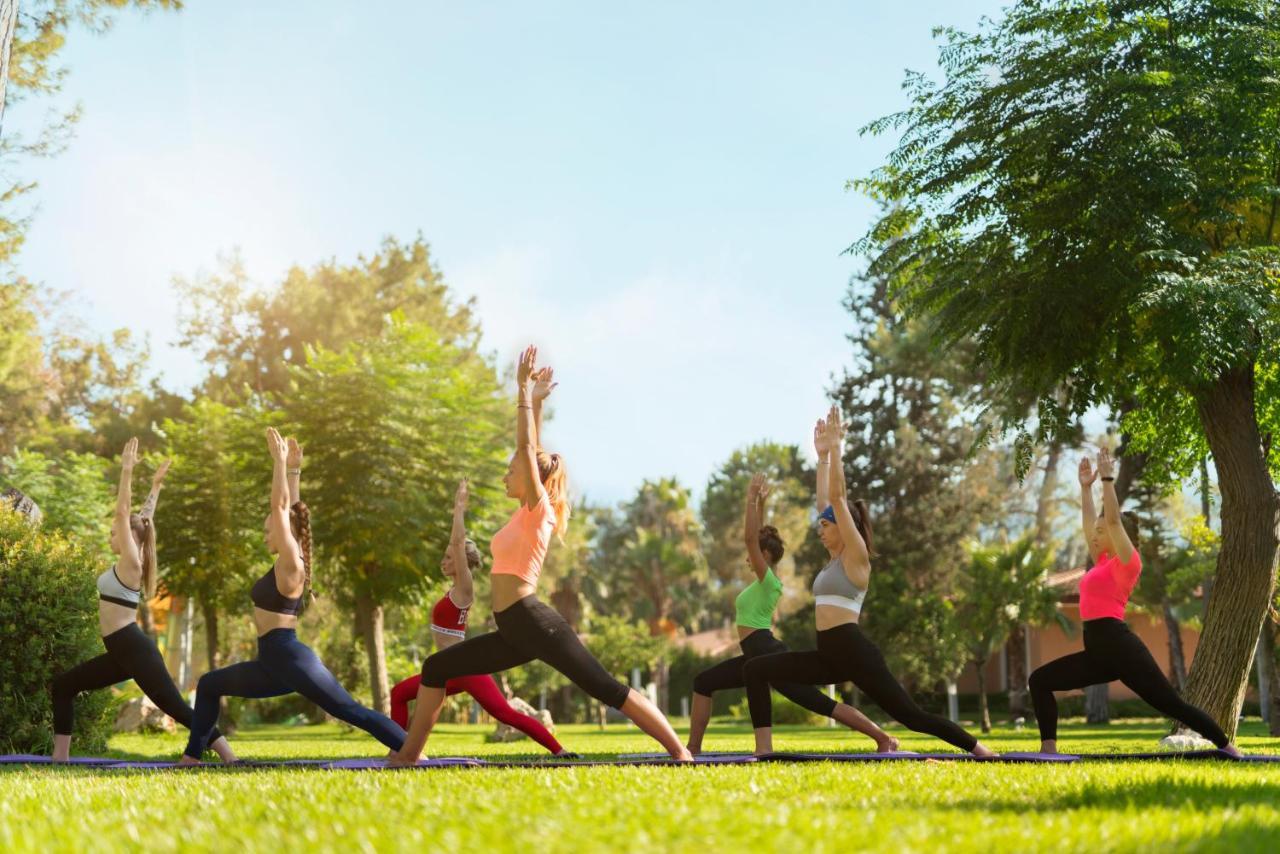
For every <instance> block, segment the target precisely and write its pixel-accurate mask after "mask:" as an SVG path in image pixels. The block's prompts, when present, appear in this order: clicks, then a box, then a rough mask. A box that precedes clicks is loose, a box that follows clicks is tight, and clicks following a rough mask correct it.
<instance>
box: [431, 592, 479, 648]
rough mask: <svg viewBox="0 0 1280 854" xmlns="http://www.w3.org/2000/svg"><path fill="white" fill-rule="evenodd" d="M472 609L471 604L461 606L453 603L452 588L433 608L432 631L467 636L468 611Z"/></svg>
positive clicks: (456, 636)
mask: <svg viewBox="0 0 1280 854" xmlns="http://www.w3.org/2000/svg"><path fill="white" fill-rule="evenodd" d="M470 610H471V606H470V605H468V606H467V607H465V608H459V607H458V606H457V605H455V604H454V603H453V590H450V591H449V592H448V593H446V594H444V596H442V597H441V598H440V601H439V602H437V603H436V606H435V607H434V608H432V609H431V631H433V632H439V633H440V634H442V635H452V636H453V637H455V638H465V637H466V636H467V612H468V611H470Z"/></svg>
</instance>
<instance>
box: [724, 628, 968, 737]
mask: <svg viewBox="0 0 1280 854" xmlns="http://www.w3.org/2000/svg"><path fill="white" fill-rule="evenodd" d="M742 672H743V674H744V675H745V676H746V680H747V705H748V707H749V708H750V709H751V725H752V726H753V727H755V728H756V729H760V728H761V727H768V726H772V725H773V708H772V707H771V706H770V703H769V685H770V684H771V683H772V684H773V685H774V686H775V687H776V686H777V685H778V684H779V683H781V682H803V683H807V684H809V685H829V684H831V683H833V682H852V683H853V684H855V685H857V686H858V687H859V688H860V689H862V692H863V693H864V694H866V695H867V696H868V697H870V698H871V699H872V700H874V701H875V703H876V704H877V705H878V706H880V708H882V709H884V710H885V712H886V713H888V714H889V715H890V716H891V717H893V719H894V720H896V721H898V722H899V723H901V724H902V725H903V726H905V727H907V728H908V729H912V730H915V731H916V732H923V733H927V734H929V735H932V736H937V737H938V738H940V739H942V740H943V741H945V742H947V743H948V744H952V745H955V746H956V747H958V748H960V749H961V750H973V748H974V746H975V745H976V744H977V743H978V740H977V739H976V738H974V737H973V736H971V735H969V733H967V732H965V731H964V730H963V729H961V728H960V727H959V726H957V725H956V724H953V723H952V722H951V721H949V720H947V719H946V718H942V717H938V716H937V715H931V714H929V713H928V712H926V711H925V710H924V709H922V708H920V707H919V706H917V705H916V704H915V701H914V700H912V699H911V695H909V694H908V693H907V692H906V690H905V689H904V688H903V687H902V686H901V685H899V684H898V680H897V679H894V678H893V674H892V673H890V672H889V667H888V665H886V664H885V662H884V656H883V655H881V653H880V650H879V648H878V647H877V646H876V645H875V644H873V643H872V642H871V641H870V640H869V639H868V638H867V636H866V635H864V634H863V633H862V629H860V628H858V625H857V624H856V623H845V624H844V625H842V626H836V627H835V628H833V629H825V630H823V631H820V632H818V648H817V649H816V650H812V651H809V652H784V653H780V654H778V655H765V656H761V657H760V658H753V659H751V660H750V661H748V662H747V663H746V664H745V665H743V668H742Z"/></svg>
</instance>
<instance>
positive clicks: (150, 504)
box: [138, 460, 173, 520]
mask: <svg viewBox="0 0 1280 854" xmlns="http://www.w3.org/2000/svg"><path fill="white" fill-rule="evenodd" d="M171 465H173V460H165V461H164V462H163V463H161V464H160V468H158V469H156V473H155V474H154V475H152V477H151V492H149V493H147V500H146V501H144V502H142V509H141V510H139V511H138V515H139V516H141V517H142V518H144V519H152V520H154V519H155V517H156V504H157V503H159V501H160V488H161V487H162V486H164V476H165V475H167V474H168V473H169V466H171Z"/></svg>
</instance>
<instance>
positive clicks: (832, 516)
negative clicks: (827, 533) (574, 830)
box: [818, 504, 836, 525]
mask: <svg viewBox="0 0 1280 854" xmlns="http://www.w3.org/2000/svg"><path fill="white" fill-rule="evenodd" d="M823 519H826V520H827V521H828V522H830V523H831V524H832V525H834V524H835V523H836V510H835V508H834V507H832V506H831V505H830V504H828V505H827V509H826V510H823V511H822V512H821V513H819V514H818V521H819V522H821V521H822V520H823Z"/></svg>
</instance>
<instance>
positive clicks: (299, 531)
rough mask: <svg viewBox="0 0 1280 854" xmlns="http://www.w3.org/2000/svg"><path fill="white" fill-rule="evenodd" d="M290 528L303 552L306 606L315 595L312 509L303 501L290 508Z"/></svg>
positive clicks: (303, 592) (303, 594) (303, 587)
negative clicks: (312, 588) (312, 556)
mask: <svg viewBox="0 0 1280 854" xmlns="http://www.w3.org/2000/svg"><path fill="white" fill-rule="evenodd" d="M289 527H290V528H292V529H293V538H294V539H295V540H297V541H298V548H299V549H300V550H301V551H302V569H303V572H304V573H305V574H306V581H305V582H304V583H303V586H302V599H303V603H304V604H305V603H306V601H307V598H308V594H310V597H311V598H312V599H314V598H315V593H314V592H313V591H312V590H311V509H310V508H308V507H307V505H306V504H304V503H302V502H301V501H298V502H295V503H294V505H293V506H292V507H290V508H289Z"/></svg>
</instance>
